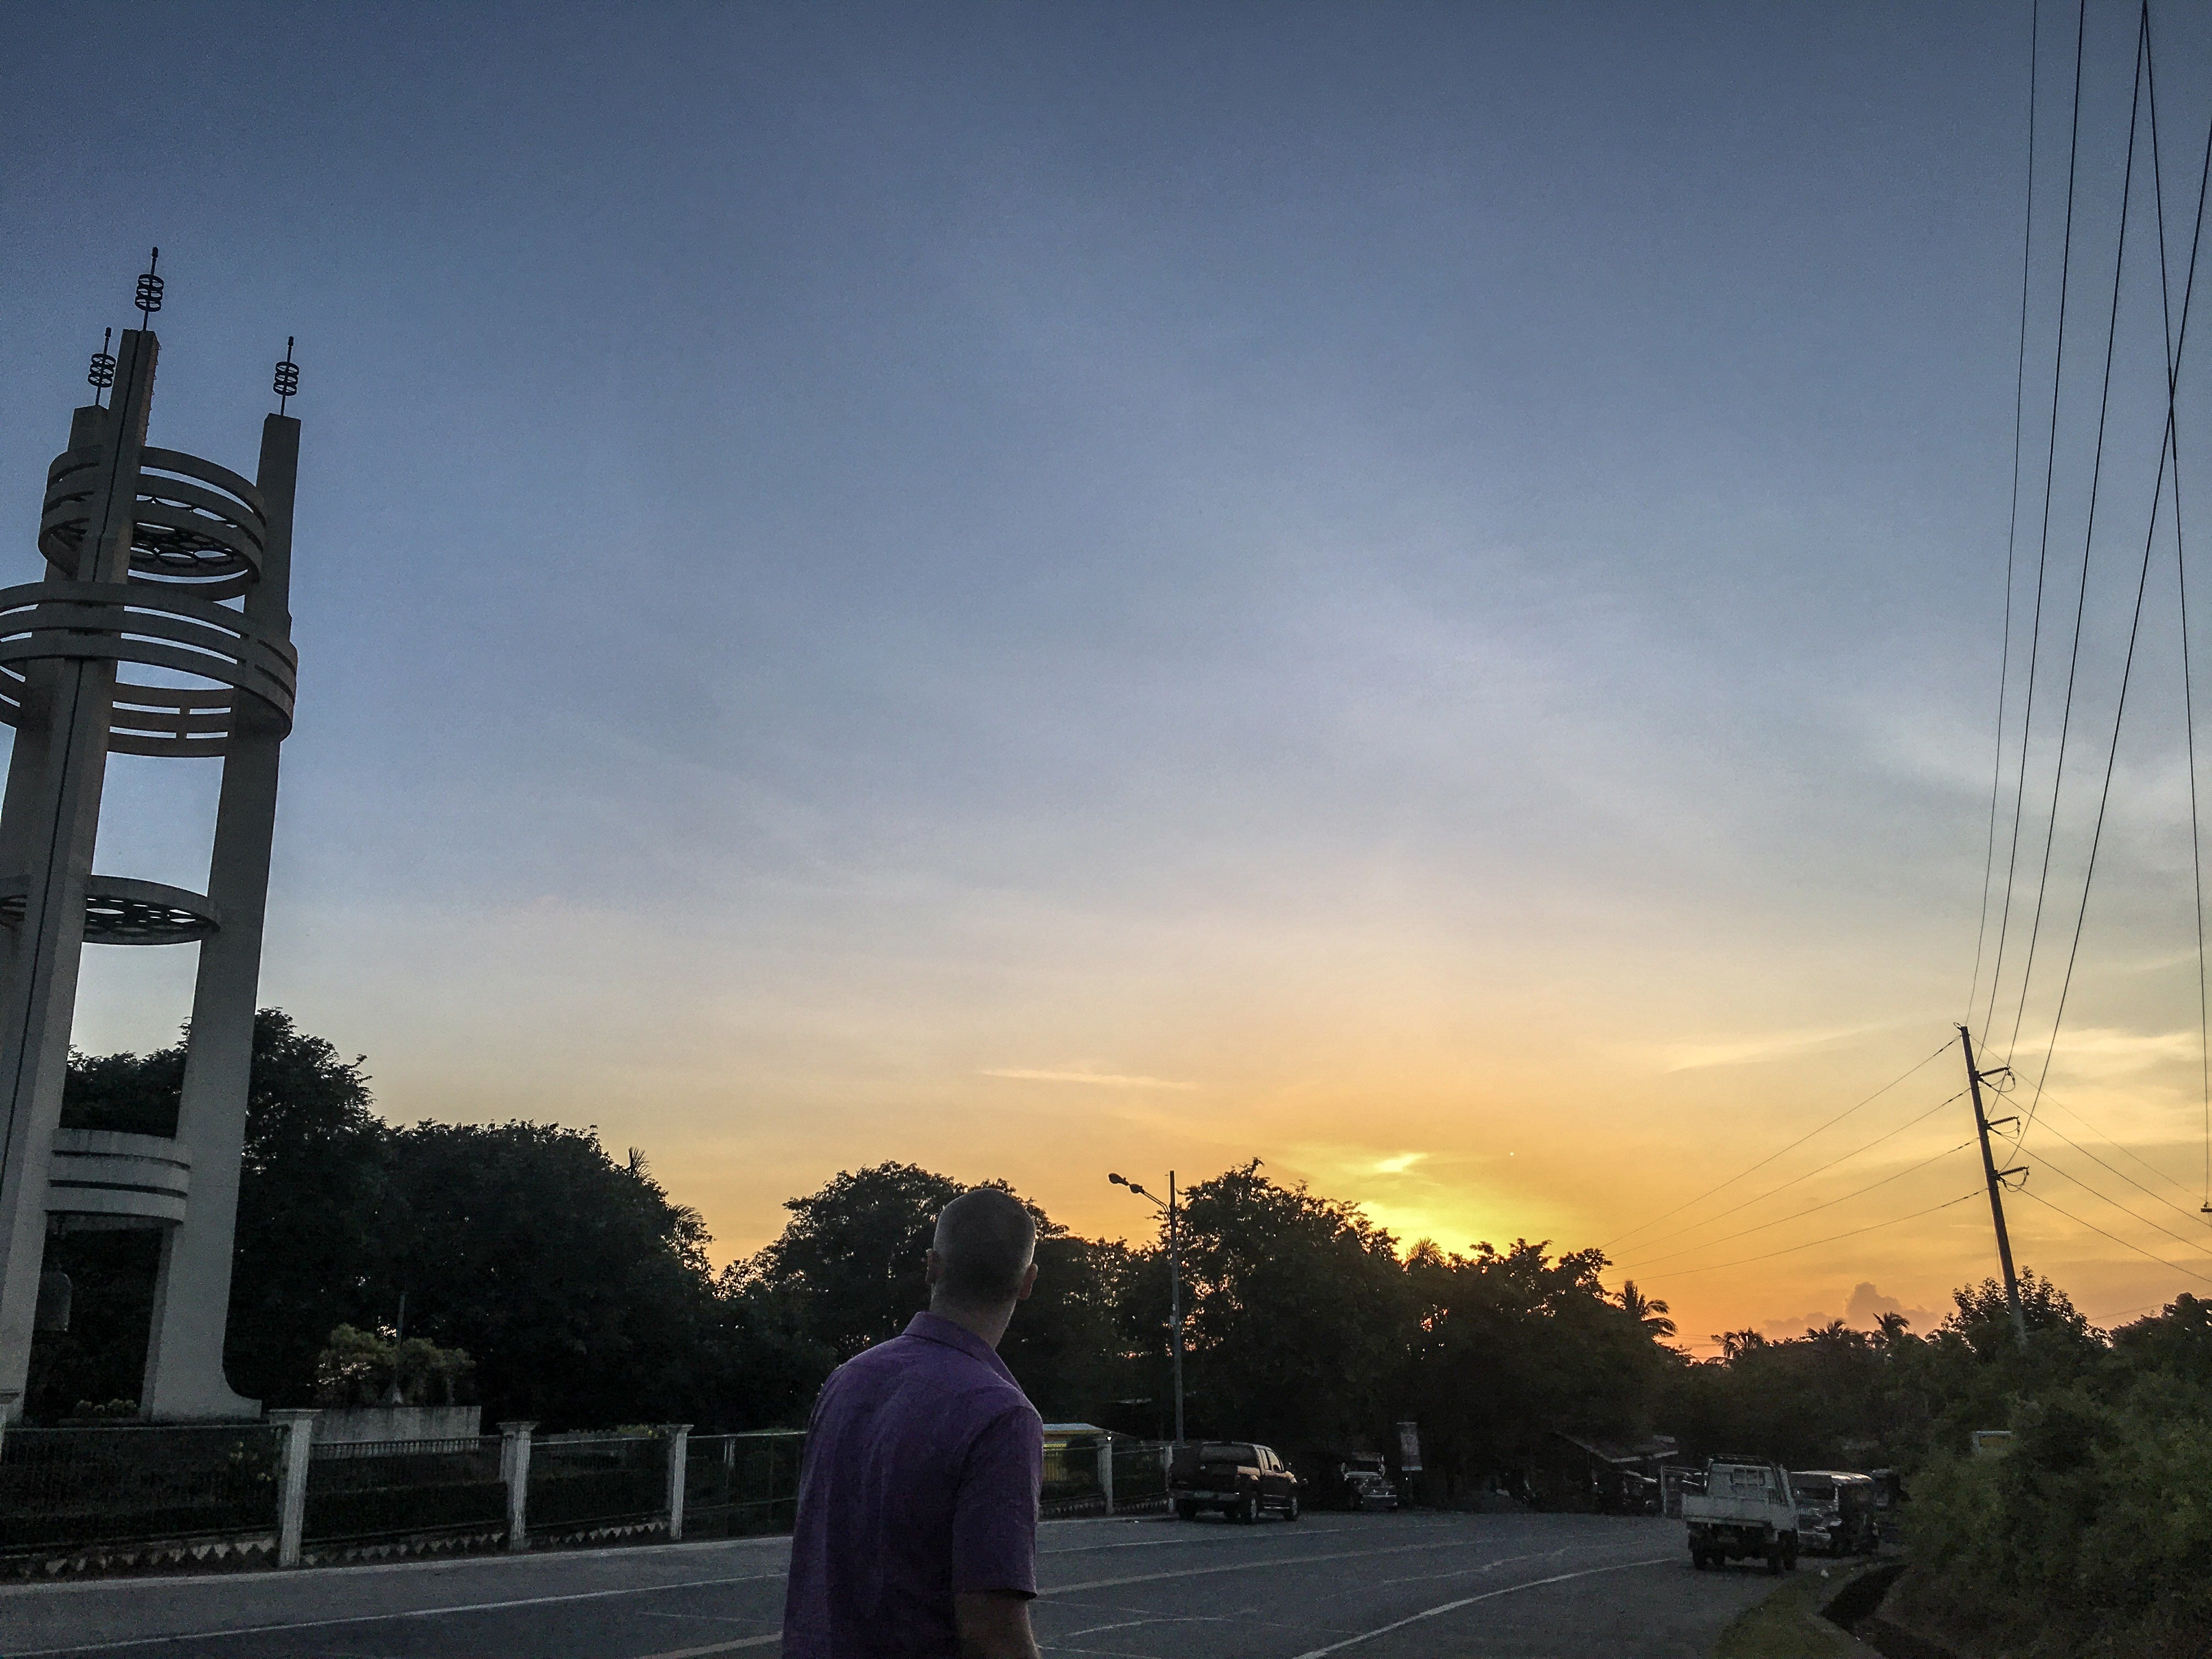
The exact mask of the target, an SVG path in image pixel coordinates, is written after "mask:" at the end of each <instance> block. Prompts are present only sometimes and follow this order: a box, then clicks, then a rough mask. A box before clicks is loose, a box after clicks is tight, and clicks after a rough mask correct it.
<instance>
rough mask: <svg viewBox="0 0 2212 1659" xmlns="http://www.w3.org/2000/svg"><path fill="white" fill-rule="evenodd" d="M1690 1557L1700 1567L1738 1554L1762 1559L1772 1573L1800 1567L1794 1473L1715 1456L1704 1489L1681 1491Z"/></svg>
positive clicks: (1743, 1459)
mask: <svg viewBox="0 0 2212 1659" xmlns="http://www.w3.org/2000/svg"><path fill="white" fill-rule="evenodd" d="M1682 1520H1683V1522H1685V1523H1686V1525H1687V1526H1688V1528H1689V1529H1690V1561H1691V1564H1692V1565H1694V1566H1695V1567H1697V1568H1698V1570H1699V1571H1701V1572H1702V1571H1705V1569H1706V1568H1708V1567H1715V1566H1719V1565H1723V1564H1725V1563H1727V1562H1729V1561H1732V1560H1735V1559H1738V1558H1744V1559H1753V1558H1757V1559H1764V1560H1765V1563H1766V1570H1767V1571H1769V1572H1775V1573H1778V1572H1785V1571H1793V1570H1794V1569H1795V1568H1796V1565H1797V1498H1796V1492H1794V1491H1793V1490H1792V1489H1791V1487H1790V1471H1789V1470H1787V1469H1785V1468H1783V1467H1782V1466H1781V1465H1780V1464H1779V1463H1769V1462H1764V1461H1763V1460H1761V1459H1759V1458H1753V1457H1716V1458H1714V1459H1712V1460H1711V1462H1708V1463H1707V1464H1706V1465H1705V1490H1704V1491H1703V1492H1684V1493H1683V1494H1682Z"/></svg>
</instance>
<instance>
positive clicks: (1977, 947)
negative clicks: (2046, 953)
mask: <svg viewBox="0 0 2212 1659" xmlns="http://www.w3.org/2000/svg"><path fill="white" fill-rule="evenodd" d="M2028 10H2029V22H2028V35H2027V210H2026V211H2025V212H2024V213H2023V214H2022V215H2021V218H2022V221H2023V223H2022V226H2021V238H2020V349H2019V353H2018V356H2017V358H2016V360H2015V363H2014V365H2013V380H2012V509H2011V515H2010V518H2009V520H2008V522H2007V524H2006V526H2005V585H2004V633H2003V642H2002V645H2001V646H2000V647H1999V648H1998V652H1997V731H1996V752H1995V754H1994V755H1993V756H1992V757H1991V758H1990V828H1989V835H1988V836H1987V840H1986V844H1985V845H1984V848H1983V851H1982V915H1981V920H1980V921H1978V922H1977V923H1976V924H1975V927H1974V971H1973V975H1972V978H1971V979H1969V980H1968V981H1967V984H1966V1018H1968V1019H1970V1020H1971V1019H1972V1018H1973V1017H1974V1004H1975V1003H1976V1002H1977V1001H1978V1000H1980V997H1981V989H1982V953H1983V951H1984V950H1986V949H1987V948H1988V945H1989V934H1990V886H1991V885H1992V884H1993V883H1994V882H1995V881H1996V869H1997V802H1998V799H1999V798H2000V796H2001V795H2002V788H2003V783H2004V752H2005V698H2006V694H2007V693H2008V691H2010V690H2011V689H2012V598H2013V588H2014V586H2015V577H2016V572H2017V570H2018V568H2019V563H2020V462H2021V452H2022V450H2023V448H2024V447H2025V443H2024V440H2025V437H2026V435H2027V296H2028V276H2029V273H2030V271H2031V270H2033V256H2034V252H2035V104H2036V88H2037V83H2038V82H2039V80H2040V78H2041V76H2040V67H2041V64H2042V52H2043V0H2033V3H2032V4H2031V5H2030V6H2029V8H2028Z"/></svg>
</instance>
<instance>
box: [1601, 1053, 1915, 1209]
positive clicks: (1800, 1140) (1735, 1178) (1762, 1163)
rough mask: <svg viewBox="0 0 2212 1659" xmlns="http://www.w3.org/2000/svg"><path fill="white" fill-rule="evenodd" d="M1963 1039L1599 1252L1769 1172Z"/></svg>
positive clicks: (1911, 1067)
mask: <svg viewBox="0 0 2212 1659" xmlns="http://www.w3.org/2000/svg"><path fill="white" fill-rule="evenodd" d="M1958 1040H1959V1039H1958V1038H1956V1037H1950V1038H1948V1039H1946V1040H1945V1042H1944V1043H1943V1045H1942V1048H1937V1049H1936V1052H1935V1054H1930V1055H1929V1056H1928V1059H1927V1060H1920V1061H1918V1062H1917V1063H1916V1064H1914V1065H1912V1066H1907V1067H1906V1068H1905V1070H1904V1071H1902V1072H1900V1073H1898V1075H1897V1076H1895V1077H1893V1078H1892V1079H1890V1080H1889V1081H1888V1082H1887V1083H1885V1084H1883V1085H1881V1088H1879V1089H1877V1090H1875V1091H1874V1092H1873V1093H1872V1094H1870V1095H1869V1096H1867V1097H1866V1098H1865V1099H1863V1100H1862V1101H1860V1102H1858V1103H1857V1104H1856V1105H1851V1106H1846V1107H1845V1108H1844V1109H1843V1110H1842V1111H1840V1112H1838V1113H1837V1114H1836V1115H1835V1116H1833V1117H1832V1118H1830V1119H1829V1120H1828V1121H1826V1123H1823V1124H1822V1125H1820V1127H1819V1128H1817V1129H1812V1130H1808V1131H1807V1132H1806V1133H1803V1134H1802V1135H1800V1136H1798V1137H1797V1139H1795V1140H1793V1141H1791V1142H1790V1144H1789V1145H1788V1146H1784V1147H1782V1148H1780V1149H1779V1150H1778V1151H1775V1152H1769V1153H1768V1154H1767V1155H1766V1156H1765V1158H1760V1159H1759V1162H1758V1163H1756V1164H1752V1165H1750V1166H1749V1167H1748V1168H1746V1169H1741V1170H1737V1171H1736V1172H1735V1174H1734V1175H1732V1176H1729V1178H1728V1179H1727V1180H1726V1181H1723V1182H1718V1183H1717V1184H1716V1185H1714V1186H1711V1187H1708V1188H1705V1191H1703V1192H1702V1193H1699V1194H1698V1195H1697V1196H1696V1197H1695V1198H1689V1199H1685V1200H1682V1202H1680V1204H1677V1205H1676V1206H1674V1208H1673V1209H1671V1210H1662V1211H1661V1212H1659V1213H1658V1214H1657V1215H1655V1216H1653V1217H1652V1218H1651V1219H1650V1220H1649V1221H1644V1222H1638V1224H1637V1225H1635V1226H1633V1227H1631V1228H1630V1229H1629V1230H1628V1231H1626V1232H1622V1233H1615V1234H1614V1235H1613V1237H1611V1238H1608V1239H1607V1240H1606V1241H1605V1242H1604V1243H1602V1244H1601V1245H1599V1246H1598V1249H1601V1250H1608V1249H1612V1248H1613V1246H1614V1245H1615V1244H1618V1243H1620V1241H1621V1240H1622V1239H1624V1238H1632V1237H1634V1236H1635V1235H1637V1234H1638V1233H1640V1232H1642V1231H1644V1229H1645V1228H1647V1227H1656V1226H1657V1225H1659V1224H1660V1223H1661V1222H1662V1221H1664V1220H1666V1219H1667V1218H1668V1217H1669V1216H1677V1215H1680V1214H1681V1213H1682V1212H1683V1211H1685V1210H1686V1209H1688V1208H1689V1207H1690V1206H1692V1205H1693V1204H1702V1203H1704V1202H1705V1200H1707V1199H1709V1198H1711V1196H1712V1195H1713V1194H1715V1193H1717V1192H1719V1191H1721V1190H1722V1188H1727V1187H1733V1186H1735V1183H1736V1182H1739V1181H1741V1180H1742V1179H1743V1178H1744V1177H1745V1176H1747V1175H1753V1174H1756V1173H1757V1172H1758V1171H1759V1170H1763V1169H1765V1167H1766V1166H1767V1165H1768V1164H1771V1163H1773V1162H1774V1160H1775V1159H1776V1158H1780V1157H1781V1156H1782V1154H1783V1153H1784V1152H1795V1151H1796V1149H1797V1148H1798V1147H1800V1146H1803V1145H1804V1144H1805V1143H1806V1142H1807V1141H1808V1140H1810V1139H1813V1137H1814V1136H1815V1135H1818V1134H1822V1133H1826V1131H1828V1130H1830V1129H1832V1128H1834V1127H1836V1125H1838V1123H1841V1122H1842V1121H1844V1119H1845V1118H1847V1117H1849V1116H1850V1115H1851V1114H1852V1113H1853V1112H1856V1111H1857V1110H1858V1109H1859V1108H1860V1107H1862V1106H1871V1105H1872V1104H1873V1103H1875V1101H1877V1100H1879V1099H1881V1097H1883V1096H1884V1095H1886V1094H1887V1093H1888V1092H1889V1091H1891V1090H1892V1089H1894V1088H1895V1087H1897V1085H1899V1084H1900V1083H1902V1082H1904V1081H1905V1079H1907V1078H1909V1077H1911V1075H1912V1074H1913V1073H1915V1072H1917V1071H1918V1070H1919V1069H1920V1068H1921V1066H1925V1065H1927V1064H1928V1063H1929V1060H1935V1059H1936V1058H1937V1057H1938V1056H1939V1055H1941V1054H1942V1053H1943V1051H1944V1049H1946V1048H1949V1047H1950V1046H1951V1044H1952V1043H1954V1042H1957V1041H1958Z"/></svg>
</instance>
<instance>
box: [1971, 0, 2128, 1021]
mask: <svg viewBox="0 0 2212 1659" xmlns="http://www.w3.org/2000/svg"><path fill="white" fill-rule="evenodd" d="M2149 18H2150V0H2143V6H2142V19H2143V21H2142V24H2141V25H2139V26H2138V27H2137V28H2136V65H2135V84H2134V86H2133V88H2132V89H2131V90H2130V94H2129V103H2128V150H2127V162H2126V165H2125V166H2124V167H2123V168H2122V170H2121V174H2120V228H2119V234H2118V236H2117V237H2116V238H2114V241H2113V249H2112V306H2111V308H2110V310H2109V312H2108V313H2107V314H2106V319H2105V372H2104V375H2103V378H2102V381H2101V389H2100V392H2099V393H2098V398H2097V442H2096V447H2095V449H2094V451H2093V455H2092V459H2091V460H2090V464H2089V511H2088V518H2087V523H2086V524H2085V525H2084V526H2083V528H2082V532H2081V586H2080V588H2079V590H2078V591H2077V592H2076V593H2075V599H2074V638H2073V642H2072V644H2071V646H2070V647H2069V650H2068V653H2067V662H2066V695H2065V699H2064V702H2063V703H2062V704H2061V706H2060V708H2059V714H2058V757H2057V762H2056V763H2055V764H2054V765H2053V767H2052V769H2051V816H2050V821H2049V823H2046V824H2045V828H2044V836H2043V869H2042V873H2041V874H2040V876H2039V877H2038V878H2037V881H2036V886H2035V920H2034V922H2033V925H2032V926H2031V927H2029V928H2028V933H2027V962H2026V963H2024V964H2023V965H2022V967H2021V976H2020V1004H2019V1006H2018V1007H2016V1008H2015V1010H2014V1012H2013V1018H2012V1036H2011V1037H2010V1038H2009V1039H2008V1041H2007V1042H2006V1044H2005V1060H2006V1062H2007V1063H2008V1064H2009V1063H2010V1062H2011V1060H2012V1057H2013V1052H2014V1050H2015V1049H2016V1048H2018V1047H2019V1046H2020V1028H2021V1023H2022V1021H2023V1020H2025V1019H2026V1018H2027V994H2028V990H2029V988H2030V987H2031V986H2032V985H2033V983H2034V980H2035V951H2036V945H2037V943H2038V942H2039V940H2040V939H2041V938H2042V934H2043V907H2044V901H2045V898H2046V897H2047V896H2049V894H2050V890H2051V853H2052V851H2053V849H2054V848H2056V847H2057V843H2058V803H2059V799H2060V796H2061V795H2062V793H2063V791H2064V788H2065V783H2066V744H2067V739H2068V738H2069V736H2070V735H2071V734H2072V732H2073V729H2074V687H2075V681H2076V678H2077V677H2078V676H2079V674H2080V672H2081V623H2082V620H2083V617H2085V615H2086V614H2087V611H2088V605H2089V567H2090V564H2091V563H2092V562H2093V558H2094V556H2095V553H2096V538H2097V504H2098V501H2099V500H2100V498H2101V495H2102V486H2103V483H2104V478H2105V432H2106V423H2107V422H2108V420H2109V419H2110V416H2111V415H2112V360H2113V357H2114V355H2115V352H2114V348H2115V346H2116V345H2117V343H2118V338H2119V326H2120V289H2121V278H2122V276H2124V274H2125V273H2126V270H2127V259H2128V218H2129V216H2130V212H2131V211H2132V210H2133V208H2134V206H2135V175H2136V131H2137V130H2138V129H2139V128H2140V127H2141V125H2142V67H2143V41H2144V39H2145V33H2144V31H2145V29H2146V28H2147V27H2148V22H2149ZM2165 465H2166V462H2165V456H2164V454H2163V453H2161V454H2160V458H2159V471H2160V484H2161V487H2162V486H2163V483H2164V473H2165ZM2046 483H2047V481H2046ZM2153 513H2154V515H2155V513H2156V507H2155V502H2154V506H2153ZM2145 568H2146V569H2148V563H2146V566H2145ZM2136 620H2137V622H2138V623H2140V622H2141V620H2142V596H2141V594H2140V593H2138V594H2137V596H2136ZM2128 651H2129V659H2130V663H2132V661H2133V660H2134V654H2135V641H2134V638H2133V636H2132V635H2130V639H2129V641H2128ZM2120 699H2121V702H2122V703H2123V704H2124V703H2125V702H2126V700H2127V682H2126V680H2125V679H2124V678H2123V679H2122V681H2121V683H2120ZM2109 781H2110V778H2109V775H2108V776H2107V782H2108V783H2109ZM2102 827H2103V817H2102V813H2101V811H2100V815H2099V828H2100V829H2102ZM2089 856H2090V864H2091V867H2092V869H2093V868H2094V866H2095V862H2096V852H2095V848H2094V846H2093V845H2092V848H2091V851H2090V855H2089ZM2085 887H2086V884H2085ZM2076 943H2077V944H2078V943H2079V939H2078V937H2077V939H2076ZM2069 968H2070V963H2069ZM2059 1000H2060V1003H2061V1006H2062V1007H2063V1004H2064V1001H2065V998H2064V994H2063V993H2062V994H2061V995H2060V998H2059ZM2052 1034H2053V1038H2054V1040H2055V1039H2056V1036H2057V1028H2056V1025H2055V1024H2054V1026H2053V1033H2052Z"/></svg>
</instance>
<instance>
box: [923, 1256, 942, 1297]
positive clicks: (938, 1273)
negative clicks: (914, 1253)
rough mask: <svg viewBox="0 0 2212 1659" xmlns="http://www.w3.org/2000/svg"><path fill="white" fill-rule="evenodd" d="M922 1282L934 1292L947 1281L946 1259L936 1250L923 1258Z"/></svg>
mask: <svg viewBox="0 0 2212 1659" xmlns="http://www.w3.org/2000/svg"><path fill="white" fill-rule="evenodd" d="M921 1272H922V1282H923V1283H924V1284H926V1285H928V1286H929V1287H930V1288H931V1289H932V1290H934V1289H936V1288H937V1286H938V1285H940V1284H942V1283H943V1282H944V1280H945V1258H944V1257H943V1256H941V1255H938V1253H937V1252H936V1251H934V1250H932V1251H931V1252H930V1253H929V1254H928V1255H926V1256H924V1257H923V1258H922V1269H921Z"/></svg>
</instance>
